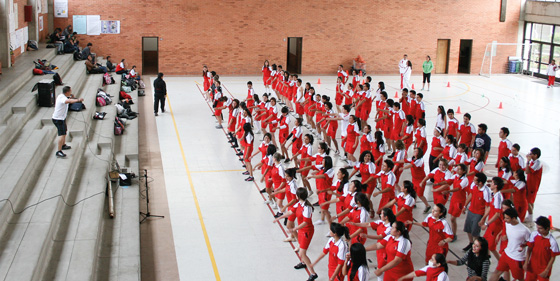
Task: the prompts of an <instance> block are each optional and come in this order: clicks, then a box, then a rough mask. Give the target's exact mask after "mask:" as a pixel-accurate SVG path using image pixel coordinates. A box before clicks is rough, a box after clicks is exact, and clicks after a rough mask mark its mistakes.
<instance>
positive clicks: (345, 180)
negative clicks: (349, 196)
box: [337, 168, 349, 193]
mask: <svg viewBox="0 0 560 281" xmlns="http://www.w3.org/2000/svg"><path fill="white" fill-rule="evenodd" d="M339 171H340V172H341V173H342V180H341V181H340V183H339V184H338V189H337V191H338V192H340V193H342V192H343V190H344V186H345V185H346V184H347V183H348V179H349V175H348V171H347V170H346V169H343V168H341V169H340V170H339Z"/></svg>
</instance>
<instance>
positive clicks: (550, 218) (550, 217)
mask: <svg viewBox="0 0 560 281" xmlns="http://www.w3.org/2000/svg"><path fill="white" fill-rule="evenodd" d="M548 220H549V221H550V230H553V229H554V226H552V216H548Z"/></svg>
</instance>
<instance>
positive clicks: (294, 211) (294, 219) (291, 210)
mask: <svg viewBox="0 0 560 281" xmlns="http://www.w3.org/2000/svg"><path fill="white" fill-rule="evenodd" d="M288 212H292V214H291V215H290V216H289V217H288V220H289V221H291V222H294V221H296V210H295V209H294V207H293V206H292V207H288Z"/></svg>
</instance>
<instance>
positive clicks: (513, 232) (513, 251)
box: [505, 223, 531, 261]
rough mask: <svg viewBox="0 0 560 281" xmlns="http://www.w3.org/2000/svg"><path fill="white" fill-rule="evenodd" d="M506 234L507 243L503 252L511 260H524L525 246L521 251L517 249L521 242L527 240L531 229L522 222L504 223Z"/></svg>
mask: <svg viewBox="0 0 560 281" xmlns="http://www.w3.org/2000/svg"><path fill="white" fill-rule="evenodd" d="M506 235H507V238H508V245H507V247H506V250H505V253H506V254H507V255H508V257H510V258H511V259H513V260H516V261H524V260H525V257H526V255H527V247H523V251H521V252H520V251H519V247H520V245H521V244H523V243H525V242H527V241H529V238H530V237H531V231H529V229H528V228H527V227H526V226H524V225H523V224H522V223H518V224H516V225H511V224H509V223H506Z"/></svg>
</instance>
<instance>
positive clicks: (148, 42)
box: [142, 37, 159, 75]
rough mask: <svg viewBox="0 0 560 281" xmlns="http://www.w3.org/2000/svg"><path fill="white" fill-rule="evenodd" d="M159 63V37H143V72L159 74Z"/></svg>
mask: <svg viewBox="0 0 560 281" xmlns="http://www.w3.org/2000/svg"><path fill="white" fill-rule="evenodd" d="M158 64H159V54H158V37H142V74H143V75H154V74H157V73H158V70H159V69H158Z"/></svg>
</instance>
